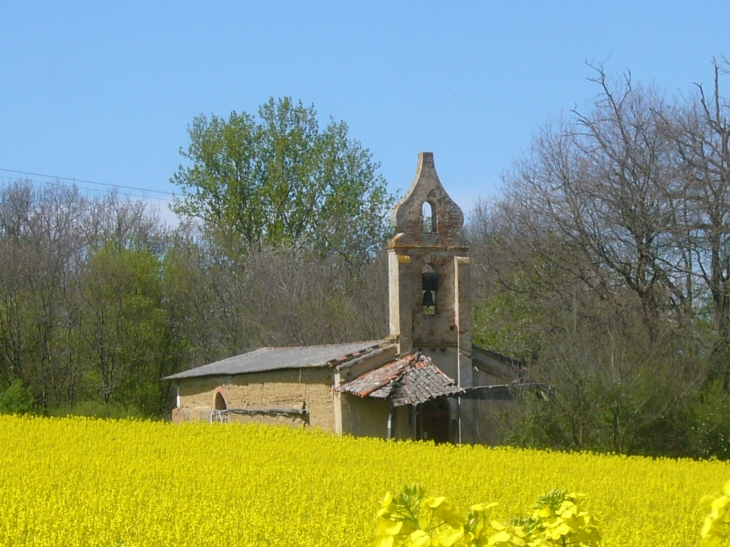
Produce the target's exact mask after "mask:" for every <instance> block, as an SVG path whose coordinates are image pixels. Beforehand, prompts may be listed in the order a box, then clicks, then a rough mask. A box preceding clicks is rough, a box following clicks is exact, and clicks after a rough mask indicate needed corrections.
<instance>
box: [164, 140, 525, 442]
mask: <svg viewBox="0 0 730 547" xmlns="http://www.w3.org/2000/svg"><path fill="white" fill-rule="evenodd" d="M391 223H392V225H393V227H394V229H395V232H396V235H395V236H394V237H393V239H392V240H391V241H390V243H389V245H388V269H389V309H390V335H389V336H388V337H387V338H386V339H384V340H371V341H365V342H353V343H346V344H332V345H325V346H301V347H287V348H259V349H257V350H254V351H251V352H248V353H244V354H242V355H236V356H233V357H229V358H227V359H223V360H222V361H217V362H215V363H211V364H208V365H204V366H200V367H197V368H193V369H190V370H187V371H185V372H181V373H178V374H174V375H172V376H168V377H166V378H165V380H170V381H174V382H176V384H177V390H178V391H177V393H178V396H177V406H176V408H175V409H174V410H173V421H175V422H182V421H191V420H205V421H224V422H228V421H260V422H264V423H286V424H291V425H295V426H313V427H320V428H323V429H327V430H331V431H334V432H336V433H339V434H351V435H356V436H361V435H365V436H376V437H383V438H388V439H414V440H416V439H428V440H433V441H435V442H452V443H484V444H494V443H495V442H496V441H497V438H496V431H495V427H494V423H493V420H492V419H491V417H492V416H493V412H494V411H495V409H499V408H501V407H503V406H504V405H508V404H509V401H511V398H512V397H511V393H512V389H513V388H514V387H515V386H517V385H520V381H521V376H522V368H523V367H522V364H521V363H519V362H515V361H513V360H511V359H508V358H506V357H503V356H501V355H499V354H496V353H492V352H489V351H485V350H483V349H481V348H478V347H476V346H474V345H473V344H472V342H471V331H470V325H471V288H470V273H469V248H468V246H467V244H466V241H465V239H464V236H463V234H462V228H463V224H464V215H463V213H462V211H461V209H460V208H459V206H458V205H457V204H456V203H455V202H454V201H453V200H452V199H451V198H450V197H449V195H448V193H447V192H446V190H445V189H444V187H443V186H442V184H441V181H440V180H439V177H438V174H437V173H436V168H435V165H434V158H433V154H432V153H430V152H422V153H420V154H419V155H418V166H417V169H416V176H415V178H414V180H413V183H412V185H411V187H410V189H409V190H408V192H407V194H406V195H405V197H404V198H403V199H402V200H401V201H400V202H399V203H398V204H397V205H396V206H395V208H394V209H393V211H392V214H391Z"/></svg>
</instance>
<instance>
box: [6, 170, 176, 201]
mask: <svg viewBox="0 0 730 547" xmlns="http://www.w3.org/2000/svg"><path fill="white" fill-rule="evenodd" d="M14 180H15V179H13V178H12V177H9V176H7V175H0V182H2V183H12V182H14ZM32 182H33V184H44V185H52V184H54V181H51V180H33V181H32ZM64 186H67V187H68V185H66V184H64ZM74 186H75V187H76V188H78V189H79V190H85V191H87V192H95V193H97V194H98V193H99V192H104V193H109V192H110V191H111V190H116V189H117V187H112V188H111V189H108V190H107V189H104V188H88V187H86V186H80V185H78V184H74ZM117 194H118V195H120V196H128V197H131V198H138V199H145V200H150V199H151V200H155V201H161V202H164V203H169V202H170V201H171V200H170V198H165V197H157V196H143V195H140V194H133V193H131V192H117Z"/></svg>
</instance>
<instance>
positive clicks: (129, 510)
mask: <svg viewBox="0 0 730 547" xmlns="http://www.w3.org/2000/svg"><path fill="white" fill-rule="evenodd" d="M728 479H730V465H728V464H727V463H724V462H694V461H687V460H679V461H677V460H669V459H659V460H652V459H648V458H629V457H618V456H603V455H592V454H563V453H550V452H539V451H529V450H514V449H489V448H484V447H468V446H462V447H454V446H433V445H431V444H422V443H412V442H406V443H394V442H385V441H381V440H377V439H354V438H338V437H335V436H332V435H329V434H326V433H322V432H319V431H315V430H294V429H288V428H281V427H265V426H255V425H249V426H243V425H236V424H215V425H211V424H184V425H172V424H168V423H162V422H135V421H102V420H92V419H80V418H64V419H47V418H17V417H9V416H0V545H3V546H6V545H13V546H15V545H36V546H49V547H50V546H53V547H56V546H105V547H107V546H125V547H129V546H142V545H144V546H167V545H169V546H173V545H174V546H176V547H182V546H191V547H192V546H195V547H198V546H208V545H209V546H216V547H218V546H224V545H230V546H236V545H270V546H279V545H281V546H324V545H334V546H340V545H341V546H348V545H352V546H366V545H372V542H373V531H374V521H375V518H374V517H375V511H376V510H377V509H378V507H379V502H380V500H381V499H382V498H383V495H384V493H385V491H386V490H391V491H395V490H400V489H401V488H402V486H403V485H404V484H406V483H411V482H420V483H421V484H423V485H424V486H425V487H426V488H427V490H428V491H429V492H430V493H433V494H438V495H445V496H448V497H449V498H450V499H451V500H452V501H453V502H454V504H455V505H456V506H457V507H458V508H460V509H464V510H465V509H467V508H468V506H470V505H472V504H475V503H479V502H491V501H494V502H498V504H499V505H498V507H497V508H496V510H495V511H496V513H495V516H497V517H500V518H504V519H508V518H510V517H512V516H518V515H522V514H527V513H529V511H530V508H531V506H532V504H533V502H534V500H535V499H536V498H537V497H538V496H539V495H540V494H543V493H546V492H548V491H549V490H551V489H553V488H567V489H569V490H571V491H580V492H583V493H585V494H587V495H588V496H589V497H588V508H589V510H590V511H591V514H593V515H595V516H596V517H597V518H598V519H599V524H600V527H601V530H602V533H603V537H604V541H603V545H604V546H606V547H618V546H621V547H628V546H646V547H649V546H651V547H656V546H665V547H672V546H682V547H685V546H686V547H689V546H692V545H696V544H697V540H698V537H699V530H700V527H701V525H702V519H703V516H704V511H703V510H702V509H701V508H700V507H699V500H700V498H701V497H702V495H704V494H710V493H714V492H718V491H720V489H721V488H722V486H723V484H724V483H725V482H726V481H727V480H728Z"/></svg>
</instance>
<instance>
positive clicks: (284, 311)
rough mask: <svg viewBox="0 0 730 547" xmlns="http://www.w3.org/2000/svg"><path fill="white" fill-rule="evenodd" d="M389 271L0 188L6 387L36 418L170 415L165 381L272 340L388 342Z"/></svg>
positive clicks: (0, 320) (25, 186)
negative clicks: (241, 244)
mask: <svg viewBox="0 0 730 547" xmlns="http://www.w3.org/2000/svg"><path fill="white" fill-rule="evenodd" d="M386 275H387V274H386V271H385V261H384V259H383V257H382V256H381V255H379V254H372V255H368V256H367V257H366V258H365V259H364V260H361V261H359V262H356V263H353V262H352V261H350V262H347V261H345V260H344V259H342V258H341V257H338V256H336V255H327V256H324V257H323V256H321V255H318V254H317V252H316V250H315V249H312V248H311V247H303V248H300V249H293V248H291V247H287V246H281V247H279V248H276V249H274V248H271V247H267V248H263V249H259V250H257V252H246V251H244V250H243V249H240V250H239V251H238V252H233V251H232V249H231V248H230V247H229V246H226V245H223V244H221V243H220V242H219V241H217V237H216V234H215V233H214V232H207V231H206V230H205V229H203V228H201V227H200V226H198V225H196V224H195V223H192V222H188V223H185V222H183V223H182V224H181V225H180V226H179V227H176V228H174V229H172V228H170V227H168V226H166V224H165V223H164V222H162V220H161V219H160V217H159V215H158V213H157V212H156V211H155V210H154V209H151V208H150V207H149V206H148V205H146V204H145V203H143V202H142V201H131V200H127V199H121V198H120V197H119V196H115V195H112V196H108V197H106V198H104V199H95V198H88V197H84V196H82V195H81V194H80V193H79V191H78V190H77V189H75V188H70V187H67V186H63V185H50V186H48V185H44V186H39V185H33V184H32V183H31V182H29V181H18V182H16V183H14V184H11V185H8V186H6V187H4V188H2V189H1V190H0V392H2V391H4V390H5V401H6V405H10V404H11V403H14V404H15V405H16V406H18V405H20V407H21V408H24V406H23V405H25V406H27V405H28V396H29V395H30V396H31V398H32V401H33V402H34V406H33V408H34V410H35V411H39V412H48V411H53V410H54V409H58V408H61V409H63V408H67V409H71V408H73V407H74V405H77V404H78V403H80V402H85V401H98V402H100V403H104V404H111V405H117V406H119V407H122V408H126V409H127V410H129V412H130V413H132V414H137V415H139V414H140V413H141V414H142V415H145V416H163V415H165V414H166V413H168V412H169V410H170V408H171V405H172V395H173V394H172V391H173V386H170V385H169V383H165V382H162V381H161V380H160V378H161V377H163V376H165V375H168V374H172V373H174V372H177V371H180V370H185V369H187V368H190V367H192V366H197V365H202V364H205V363H208V362H211V361H214V360H217V359H221V358H224V357H229V356H231V355H234V354H238V353H242V352H244V351H247V350H250V349H253V348H256V347H258V346H262V345H272V346H281V345H300V344H321V343H330V342H332V341H339V340H361V339H375V338H380V337H382V336H384V335H385V334H386V333H385V328H386V327H387V315H386V314H387V310H386V303H387V298H386V293H387V277H386ZM13 382H15V383H14V384H13ZM11 385H13V388H12V389H8V388H10V386H11ZM0 399H2V396H0ZM0 406H2V400H0ZM6 410H12V408H10V409H6Z"/></svg>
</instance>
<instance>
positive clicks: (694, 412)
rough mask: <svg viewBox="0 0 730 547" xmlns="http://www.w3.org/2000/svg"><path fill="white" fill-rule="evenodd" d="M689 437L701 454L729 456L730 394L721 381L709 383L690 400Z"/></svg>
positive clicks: (720, 456)
mask: <svg viewBox="0 0 730 547" xmlns="http://www.w3.org/2000/svg"><path fill="white" fill-rule="evenodd" d="M689 441H690V443H691V445H692V446H693V447H694V448H695V450H696V452H697V455H699V456H701V457H704V458H713V457H714V458H720V459H723V460H727V459H730V394H729V393H728V392H727V390H726V389H725V387H724V386H723V383H722V382H721V381H715V382H711V383H709V384H708V385H707V386H706V387H705V388H704V389H703V390H702V392H700V393H699V394H698V395H697V397H695V400H694V401H693V403H692V404H691V406H690V409H689Z"/></svg>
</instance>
